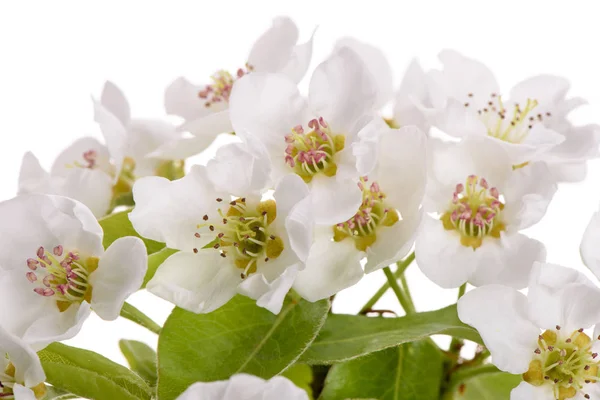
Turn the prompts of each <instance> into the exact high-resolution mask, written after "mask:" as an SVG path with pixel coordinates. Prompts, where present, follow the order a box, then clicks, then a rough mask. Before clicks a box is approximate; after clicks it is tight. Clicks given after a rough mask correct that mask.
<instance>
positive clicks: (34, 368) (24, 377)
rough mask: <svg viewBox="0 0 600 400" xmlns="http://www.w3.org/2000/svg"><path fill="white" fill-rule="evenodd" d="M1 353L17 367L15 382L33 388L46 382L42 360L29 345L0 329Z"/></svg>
mask: <svg viewBox="0 0 600 400" xmlns="http://www.w3.org/2000/svg"><path fill="white" fill-rule="evenodd" d="M0 353H1V354H2V355H3V356H4V355H8V358H9V360H10V362H11V363H12V364H13V365H14V367H15V376H14V378H15V381H16V382H17V383H22V384H25V386H29V387H33V386H36V385H38V384H39V383H42V382H44V381H45V380H46V375H45V374H44V370H43V369H42V365H41V363H40V360H39V358H38V356H37V354H36V353H35V351H33V350H32V349H31V348H30V347H29V346H27V343H25V342H24V341H23V340H21V339H20V338H18V337H16V336H14V335H11V334H10V333H8V332H6V331H5V330H4V329H3V328H1V327H0Z"/></svg>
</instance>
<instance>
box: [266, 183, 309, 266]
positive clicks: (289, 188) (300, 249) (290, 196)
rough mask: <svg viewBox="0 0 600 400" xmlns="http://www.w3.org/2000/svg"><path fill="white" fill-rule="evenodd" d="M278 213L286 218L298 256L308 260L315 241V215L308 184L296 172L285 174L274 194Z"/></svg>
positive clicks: (289, 233) (294, 249)
mask: <svg viewBox="0 0 600 400" xmlns="http://www.w3.org/2000/svg"><path fill="white" fill-rule="evenodd" d="M273 197H274V198H275V201H276V202H277V214H278V216H281V217H283V218H285V229H286V231H287V234H288V239H289V241H290V246H291V247H292V250H293V251H294V253H296V255H297V256H298V258H299V259H300V260H302V261H306V258H307V257H308V252H309V251H310V247H311V246H312V243H313V236H314V235H313V231H314V215H313V212H312V204H313V203H312V199H311V198H310V197H309V190H308V186H307V185H306V183H304V181H303V180H302V179H301V178H300V177H299V176H298V175H296V174H290V175H287V176H285V177H284V178H283V179H282V180H281V181H280V182H279V183H278V184H277V187H276V188H275V193H274V194H273Z"/></svg>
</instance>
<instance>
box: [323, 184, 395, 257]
mask: <svg viewBox="0 0 600 400" xmlns="http://www.w3.org/2000/svg"><path fill="white" fill-rule="evenodd" d="M367 182H368V178H367V177H364V178H361V179H360V182H359V183H358V187H359V188H360V189H361V191H362V196H363V201H362V203H361V205H360V208H359V209H358V211H357V212H356V214H354V216H353V217H352V218H350V219H349V220H348V221H346V222H342V223H339V224H337V225H335V226H334V227H333V239H334V240H335V241H336V242H339V241H342V240H344V239H346V238H352V240H354V245H355V246H356V248H357V249H358V250H360V251H366V249H367V248H368V247H369V246H371V245H372V244H373V243H375V240H377V229H378V228H379V227H380V226H392V225H394V224H395V223H396V222H398V220H399V217H398V212H397V211H396V209H394V208H391V207H389V206H388V205H387V204H386V203H385V194H384V193H383V192H382V191H381V188H380V187H379V184H378V183H377V182H373V183H371V184H368V183H367Z"/></svg>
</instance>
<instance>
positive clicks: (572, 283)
mask: <svg viewBox="0 0 600 400" xmlns="http://www.w3.org/2000/svg"><path fill="white" fill-rule="evenodd" d="M527 297H528V298H529V315H530V318H531V319H532V320H534V321H536V323H537V324H538V326H540V327H541V328H544V329H553V328H554V327H556V325H559V326H560V327H561V328H563V329H565V331H566V332H572V331H574V330H576V329H580V328H584V329H585V328H589V327H590V326H592V325H595V324H596V323H597V322H598V321H600V289H598V288H597V287H596V286H595V285H594V284H593V283H592V282H591V281H590V280H589V279H587V278H586V277H585V276H584V275H583V274H581V273H580V272H578V271H576V270H573V269H570V268H565V267H561V266H558V265H553V264H544V263H535V264H534V267H533V271H532V272H531V279H530V282H529V293H528V296H527Z"/></svg>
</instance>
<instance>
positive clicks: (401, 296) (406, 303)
mask: <svg viewBox="0 0 600 400" xmlns="http://www.w3.org/2000/svg"><path fill="white" fill-rule="evenodd" d="M383 272H384V273H385V276H386V278H387V280H388V283H389V284H390V287H391V288H392V290H393V291H394V293H395V294H396V297H397V298H398V301H399V302H400V305H401V306H402V308H403V309H404V312H406V315H409V314H414V313H415V309H414V307H411V304H410V300H409V299H408V298H407V297H406V294H405V293H404V292H403V291H402V289H401V288H400V286H399V285H398V281H397V280H396V279H397V278H396V276H394V274H393V273H392V270H391V269H390V267H385V268H384V269H383Z"/></svg>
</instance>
